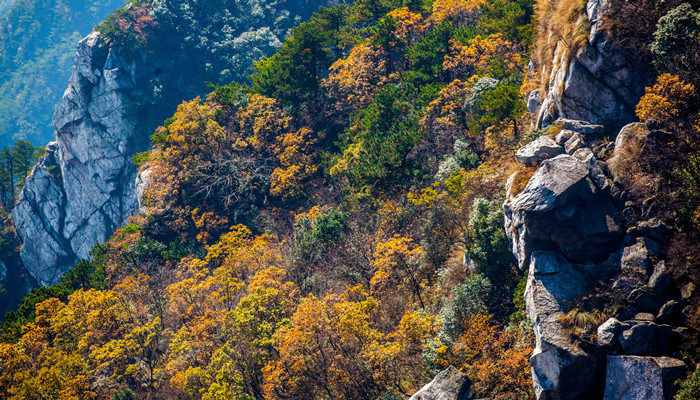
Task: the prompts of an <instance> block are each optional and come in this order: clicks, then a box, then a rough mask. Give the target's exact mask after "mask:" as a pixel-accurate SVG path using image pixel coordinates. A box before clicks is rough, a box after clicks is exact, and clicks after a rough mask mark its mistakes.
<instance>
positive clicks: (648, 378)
mask: <svg viewBox="0 0 700 400" xmlns="http://www.w3.org/2000/svg"><path fill="white" fill-rule="evenodd" d="M684 372H685V364H683V362H682V361H681V360H677V359H674V358H669V357H639V356H608V365H607V373H606V379H605V397H604V400H639V399H644V400H671V399H672V398H673V394H674V393H673V383H674V382H675V381H676V380H677V379H679V378H681V377H682V376H683V373H684Z"/></svg>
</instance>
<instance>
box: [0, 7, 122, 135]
mask: <svg viewBox="0 0 700 400" xmlns="http://www.w3.org/2000/svg"><path fill="white" fill-rule="evenodd" d="M5 3H7V2H5ZM7 4H8V5H11V6H12V7H11V8H9V9H8V10H7V14H5V15H3V16H2V17H0V18H1V19H0V82H2V83H1V84H0V99H2V102H0V146H4V145H10V144H11V143H14V142H15V140H17V139H27V140H30V141H31V142H32V143H34V144H35V145H43V144H45V143H46V142H48V141H49V140H50V138H51V136H52V133H53V128H52V126H51V115H52V114H53V107H54V105H55V104H56V103H57V102H58V100H60V98H61V95H62V94H63V90H64V89H65V82H66V81H67V80H68V77H69V76H70V68H71V65H72V62H73V58H74V55H75V43H76V42H77V41H78V40H80V38H82V37H84V36H85V35H87V34H88V33H89V32H90V31H91V30H92V28H93V27H94V26H95V24H96V23H98V22H99V21H101V20H103V19H104V17H105V16H106V15H107V14H109V13H110V12H112V10H114V9H115V8H118V7H119V6H121V5H122V4H123V2H122V1H121V0H95V1H88V2H86V1H73V0H52V1H49V2H45V1H35V0H18V1H15V2H14V3H12V2H9V3H7Z"/></svg>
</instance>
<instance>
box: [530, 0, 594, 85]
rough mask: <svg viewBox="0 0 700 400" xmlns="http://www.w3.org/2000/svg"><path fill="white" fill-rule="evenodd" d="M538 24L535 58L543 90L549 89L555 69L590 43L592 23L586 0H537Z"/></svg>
mask: <svg viewBox="0 0 700 400" xmlns="http://www.w3.org/2000/svg"><path fill="white" fill-rule="evenodd" d="M535 8H536V12H537V20H538V21H539V27H538V32H537V50H536V54H535V56H536V62H537V65H538V66H539V68H540V71H541V74H542V76H541V86H540V89H541V92H542V93H543V94H544V93H547V90H548V88H549V84H550V75H551V73H552V70H553V69H555V68H558V67H559V66H560V65H562V64H567V65H568V63H569V61H570V60H571V58H572V57H573V56H574V55H575V54H576V52H577V51H578V50H579V49H580V48H582V47H584V46H585V45H586V44H587V43H588V35H589V32H590V23H589V21H588V17H587V15H586V1H585V0H537V4H536V6H535Z"/></svg>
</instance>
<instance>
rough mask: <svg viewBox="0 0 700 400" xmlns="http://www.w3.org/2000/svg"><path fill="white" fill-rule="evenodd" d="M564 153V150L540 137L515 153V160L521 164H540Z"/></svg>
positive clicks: (544, 137)
mask: <svg viewBox="0 0 700 400" xmlns="http://www.w3.org/2000/svg"><path fill="white" fill-rule="evenodd" d="M562 153H564V148H563V147H562V146H560V145H559V144H557V142H555V141H554V140H552V139H551V138H549V137H547V136H542V137H540V138H538V139H537V140H535V141H533V142H531V143H529V144H528V145H526V146H525V147H523V148H521V149H519V150H518V151H517V152H516V153H515V158H516V159H517V160H518V161H519V162H521V163H523V164H526V165H528V164H532V163H535V162H541V161H542V160H546V159H548V158H552V157H554V156H557V155H559V154H562Z"/></svg>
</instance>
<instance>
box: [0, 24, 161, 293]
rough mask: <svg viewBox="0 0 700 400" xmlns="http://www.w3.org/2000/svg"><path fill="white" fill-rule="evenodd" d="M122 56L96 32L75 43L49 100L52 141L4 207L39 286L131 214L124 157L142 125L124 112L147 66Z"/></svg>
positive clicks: (130, 177)
mask: <svg viewBox="0 0 700 400" xmlns="http://www.w3.org/2000/svg"><path fill="white" fill-rule="evenodd" d="M144 61H145V60H144V59H143V58H141V59H138V60H131V61H127V60H125V59H124V58H122V57H120V56H119V55H118V54H117V52H116V51H115V50H114V49H111V48H110V46H109V45H108V44H107V43H106V42H105V40H103V39H102V38H101V37H100V34H99V33H97V32H94V33H92V34H91V35H89V36H88V37H87V38H85V39H83V40H82V41H80V43H79V44H78V48H77V54H76V59H75V64H74V66H73V73H72V76H71V78H70V82H69V86H68V89H67V90H66V91H65V93H64V95H63V98H62V99H61V101H60V102H59V103H58V105H57V106H56V111H55V114H54V117H53V124H54V126H55V129H56V141H55V142H52V143H50V144H49V145H48V146H47V149H46V150H47V151H46V154H45V155H44V156H43V157H42V158H41V160H40V161H39V163H38V165H37V166H36V168H34V170H33V172H32V173H31V174H30V176H29V177H28V178H27V179H26V181H25V187H24V190H23V191H22V193H21V195H20V197H19V202H18V203H17V206H16V208H15V209H14V210H13V211H12V217H13V219H14V221H15V225H16V227H17V231H18V233H19V234H20V236H21V238H22V241H23V246H22V251H21V258H22V261H23V262H24V264H25V266H26V268H27V270H28V271H29V273H30V274H31V275H32V276H33V277H35V278H36V280H37V282H38V283H39V284H40V285H50V284H55V283H56V282H58V279H59V278H60V276H61V275H62V274H63V273H64V272H65V271H66V270H67V269H68V268H69V267H71V266H72V265H73V264H74V263H75V262H76V261H77V260H78V259H80V258H87V257H88V256H89V252H90V250H91V249H92V247H93V246H94V245H95V243H96V242H102V241H105V240H106V239H107V238H109V236H110V235H111V234H112V233H113V232H114V230H115V229H116V228H117V227H119V226H120V225H122V224H123V223H124V222H125V221H126V219H127V218H128V217H129V216H131V215H134V214H135V213H136V212H138V203H137V199H136V192H135V187H134V185H133V184H132V183H133V182H134V180H135V178H136V168H135V167H134V165H133V163H132V156H133V154H135V153H136V152H138V151H144V150H146V149H147V147H148V128H146V127H145V126H143V124H139V123H138V122H139V121H138V117H137V116H136V115H135V113H129V112H128V110H130V108H133V107H132V106H133V104H136V103H137V102H138V101H139V100H141V99H142V98H143V97H144V96H145V94H144V93H143V90H144V88H146V87H147V85H146V84H145V83H144V82H148V79H150V77H152V76H153V68H152V67H149V66H148V65H146V64H145V63H144Z"/></svg>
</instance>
